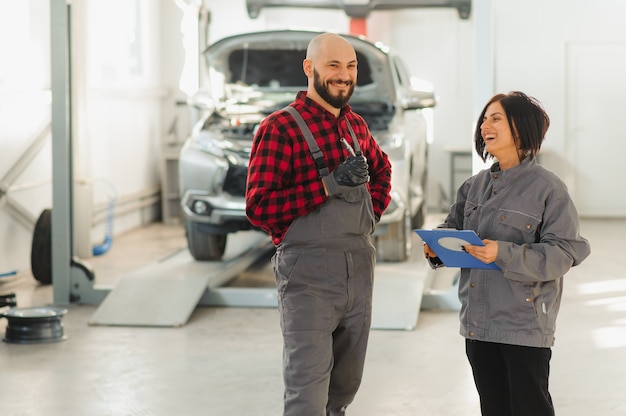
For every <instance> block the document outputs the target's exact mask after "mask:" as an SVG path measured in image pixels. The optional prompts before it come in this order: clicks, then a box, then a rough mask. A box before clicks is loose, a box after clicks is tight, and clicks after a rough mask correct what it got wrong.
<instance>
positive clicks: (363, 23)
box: [350, 17, 367, 37]
mask: <svg viewBox="0 0 626 416" xmlns="http://www.w3.org/2000/svg"><path fill="white" fill-rule="evenodd" d="M350 34H351V35H356V36H358V35H362V36H365V37H367V20H365V19H364V18H357V17H353V18H352V19H350Z"/></svg>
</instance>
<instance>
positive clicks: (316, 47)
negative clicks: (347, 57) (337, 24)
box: [306, 33, 356, 61]
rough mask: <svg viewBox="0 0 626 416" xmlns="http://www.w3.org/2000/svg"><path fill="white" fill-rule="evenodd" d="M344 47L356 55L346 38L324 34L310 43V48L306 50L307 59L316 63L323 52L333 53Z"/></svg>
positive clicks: (333, 34)
mask: <svg viewBox="0 0 626 416" xmlns="http://www.w3.org/2000/svg"><path fill="white" fill-rule="evenodd" d="M342 47H343V48H347V49H348V50H351V51H352V53H353V54H354V48H353V47H352V45H351V44H350V42H348V41H347V40H346V39H345V38H343V37H341V36H339V35H337V34H335V33H322V34H321V35H317V36H315V37H314V38H313V39H311V42H309V46H308V47H307V49H306V59H310V60H312V61H316V60H317V59H318V58H319V56H320V53H321V52H322V51H333V50H335V49H337V48H342ZM354 55H355V56H354V59H356V54H354Z"/></svg>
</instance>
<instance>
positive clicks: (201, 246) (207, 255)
mask: <svg viewBox="0 0 626 416" xmlns="http://www.w3.org/2000/svg"><path fill="white" fill-rule="evenodd" d="M185 229H186V234H187V246H188V247H189V252H190V253H191V255H192V256H193V258H194V259H196V260H201V261H207V260H221V259H222V256H223V255H224V251H225V250H226V239H227V237H228V234H210V233H206V232H203V231H201V230H200V224H198V223H195V222H193V221H187V222H186V227H185Z"/></svg>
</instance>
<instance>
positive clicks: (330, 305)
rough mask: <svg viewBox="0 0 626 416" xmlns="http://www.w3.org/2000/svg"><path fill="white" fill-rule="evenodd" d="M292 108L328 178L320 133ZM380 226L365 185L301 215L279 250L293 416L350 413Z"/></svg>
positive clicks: (276, 259) (287, 410)
mask: <svg viewBox="0 0 626 416" xmlns="http://www.w3.org/2000/svg"><path fill="white" fill-rule="evenodd" d="M287 108H288V109H291V110H288V111H289V112H290V113H291V114H292V115H293V116H294V118H295V119H296V121H298V124H299V127H300V129H301V130H302V132H303V134H304V136H305V138H306V140H307V144H308V146H309V150H310V151H311V154H312V155H313V158H314V159H316V165H317V166H318V170H319V171H320V175H327V174H328V168H327V167H326V166H325V162H324V161H323V158H321V151H320V149H319V147H318V146H317V143H315V140H314V139H313V135H312V134H311V132H310V130H309V129H308V127H307V126H306V124H305V123H304V121H303V120H302V118H301V117H300V115H299V114H298V113H297V111H296V110H295V109H293V107H287ZM292 110H293V111H292ZM294 112H295V115H294ZM348 127H349V129H350V134H351V135H352V142H353V145H354V147H355V150H356V151H359V150H360V146H359V143H358V140H357V139H356V136H355V134H354V132H353V130H352V127H350V124H349V123H348ZM320 158H321V160H322V164H320V162H319V159H320ZM322 165H323V166H322ZM374 226H375V220H374V211H373V207H372V201H371V196H370V194H369V192H368V190H367V188H366V185H365V184H363V185H359V186H357V187H354V188H349V190H348V191H347V192H344V193H342V194H341V195H336V196H333V197H330V198H329V199H328V200H327V201H326V202H325V203H324V204H323V205H322V206H320V207H319V208H318V209H316V210H315V211H313V212H311V213H310V214H308V215H305V216H303V217H300V218H297V219H296V220H295V221H294V222H293V223H292V224H291V225H290V226H289V229H288V230H287V232H286V234H285V236H284V238H283V240H282V242H281V243H280V244H279V245H278V246H277V248H276V254H275V255H274V256H273V258H272V265H273V268H274V275H275V277H276V285H277V289H278V309H279V312H280V317H281V329H282V333H283V341H284V349H283V375H284V383H285V397H284V406H285V407H284V415H285V416H322V415H327V416H338V415H344V414H345V408H346V407H347V406H348V405H349V404H350V403H351V402H352V400H353V399H354V396H355V394H356V392H357V390H358V388H359V385H360V383H361V378H362V374H363V365H364V361H365V352H366V348H367V341H368V336H369V331H370V324H371V305H372V286H373V278H374V263H375V257H376V256H375V249H374V246H373V245H372V242H371V234H372V232H373V231H374Z"/></svg>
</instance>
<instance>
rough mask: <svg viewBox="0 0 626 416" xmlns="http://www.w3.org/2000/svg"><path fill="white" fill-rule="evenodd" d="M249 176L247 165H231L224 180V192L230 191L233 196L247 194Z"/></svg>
mask: <svg viewBox="0 0 626 416" xmlns="http://www.w3.org/2000/svg"><path fill="white" fill-rule="evenodd" d="M247 177H248V167H247V166H241V165H230V167H229V168H228V172H227V173H226V179H225V180H224V192H228V193H229V194H231V195H233V196H245V195H246V179H247Z"/></svg>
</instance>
